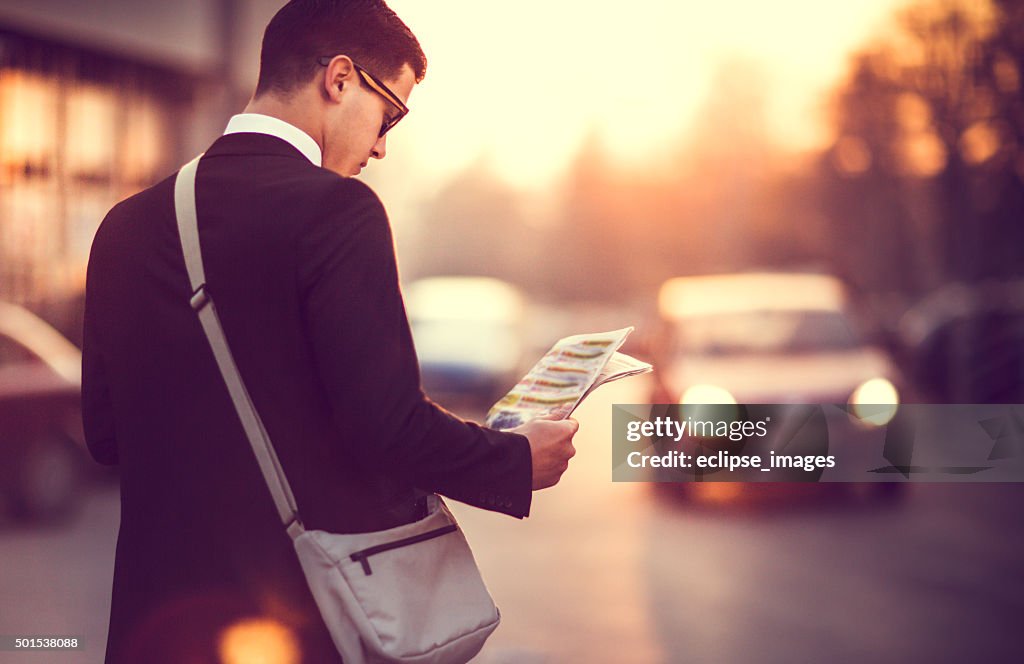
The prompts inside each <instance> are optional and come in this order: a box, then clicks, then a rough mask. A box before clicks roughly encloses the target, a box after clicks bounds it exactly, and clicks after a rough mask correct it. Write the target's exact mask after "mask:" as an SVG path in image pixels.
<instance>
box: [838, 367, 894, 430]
mask: <svg viewBox="0 0 1024 664" xmlns="http://www.w3.org/2000/svg"><path fill="white" fill-rule="evenodd" d="M899 404H900V395H899V392H897V391H896V386H895V385H893V384H892V383H891V382H889V381H888V380H887V379H885V378H872V379H871V380H866V381H864V382H863V383H861V384H860V385H859V386H858V387H857V389H855V390H854V391H853V394H851V395H850V409H851V410H852V411H853V414H854V415H856V416H857V417H858V418H859V419H860V420H861V421H862V422H865V423H866V424H871V425H874V426H883V425H885V424H888V423H889V421H890V420H891V419H892V418H893V417H894V416H895V415H896V409H897V408H899Z"/></svg>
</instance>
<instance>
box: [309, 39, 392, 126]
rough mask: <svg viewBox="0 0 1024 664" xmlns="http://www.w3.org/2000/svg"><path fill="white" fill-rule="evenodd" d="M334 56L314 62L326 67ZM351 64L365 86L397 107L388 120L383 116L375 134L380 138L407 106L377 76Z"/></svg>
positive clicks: (324, 57) (355, 64) (353, 63)
mask: <svg viewBox="0 0 1024 664" xmlns="http://www.w3.org/2000/svg"><path fill="white" fill-rule="evenodd" d="M336 57H337V56H335V55H325V56H322V57H319V58H317V60H316V62H317V64H318V65H320V66H321V67H326V66H327V65H329V64H331V60H333V59H334V58H336ZM352 66H353V67H355V68H356V71H357V72H359V76H360V78H362V79H363V81H364V82H365V83H366V85H367V86H369V88H370V89H371V90H373V91H374V92H376V93H377V94H379V95H380V96H381V97H384V99H386V100H387V101H388V102H389V103H390V104H391V105H392V106H394V107H395V108H397V109H398V114H397V115H395V117H393V118H391V119H390V120H388V119H387V117H386V116H385V118H384V122H382V123H381V126H380V133H379V134H377V138H380V137H382V136H383V135H384V134H386V133H388V132H389V131H391V128H392V127H394V126H395V125H396V124H398V121H399V120H401V119H402V118H404V117H405V116H406V115H408V114H409V107H408V106H406V105H405V104H403V103H402V100H401V99H399V98H398V95H396V94H395V93H394V92H392V91H391V88H389V87H388V86H386V85H384V83H383V82H382V81H381V80H380V79H379V78H377V77H376V76H374V75H373V74H371V73H370V72H368V71H366V70H365V69H363V68H362V67H360V66H359V65H358V64H357V63H356V62H354V61H353V62H352Z"/></svg>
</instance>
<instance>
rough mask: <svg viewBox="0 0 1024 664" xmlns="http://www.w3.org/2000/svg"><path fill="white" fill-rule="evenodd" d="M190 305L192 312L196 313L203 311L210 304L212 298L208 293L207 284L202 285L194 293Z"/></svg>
mask: <svg viewBox="0 0 1024 664" xmlns="http://www.w3.org/2000/svg"><path fill="white" fill-rule="evenodd" d="M188 303H189V304H190V305H192V310H193V311H195V312H197V313H198V312H199V311H202V309H203V307H205V306H206V305H207V304H209V303H210V296H209V294H207V292H206V284H200V285H199V288H197V289H196V290H195V292H194V293H192V297H191V298H190V299H189V301H188Z"/></svg>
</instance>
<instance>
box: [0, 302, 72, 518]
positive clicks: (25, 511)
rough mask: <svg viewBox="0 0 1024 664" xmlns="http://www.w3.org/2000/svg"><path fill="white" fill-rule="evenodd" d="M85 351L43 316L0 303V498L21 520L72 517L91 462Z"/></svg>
mask: <svg viewBox="0 0 1024 664" xmlns="http://www.w3.org/2000/svg"><path fill="white" fill-rule="evenodd" d="M81 363H82V354H81V352H80V351H79V349H78V348H77V347H75V345H74V344H72V343H71V342H70V341H68V340H67V339H66V338H65V337H64V336H62V335H61V334H60V333H59V332H57V331H56V330H55V329H53V328H52V327H51V326H50V325H49V324H47V323H46V322H45V321H43V320H42V319H40V318H39V317H37V316H36V315H35V314H33V313H31V312H29V311H28V310H26V309H24V308H22V307H19V306H17V305H14V304H10V303H6V302H0V453H2V454H3V461H4V463H3V464H0V495H2V497H3V498H5V499H6V502H7V504H8V506H9V507H10V511H11V513H12V514H13V516H15V517H16V518H17V519H19V520H25V521H52V520H56V519H59V518H61V517H65V516H68V515H69V514H70V513H71V511H72V510H73V509H74V507H75V506H76V503H77V501H76V495H77V490H78V488H79V483H80V480H81V478H82V471H83V462H84V461H85V460H86V451H85V442H84V435H83V432H82V415H81V383H82V380H81Z"/></svg>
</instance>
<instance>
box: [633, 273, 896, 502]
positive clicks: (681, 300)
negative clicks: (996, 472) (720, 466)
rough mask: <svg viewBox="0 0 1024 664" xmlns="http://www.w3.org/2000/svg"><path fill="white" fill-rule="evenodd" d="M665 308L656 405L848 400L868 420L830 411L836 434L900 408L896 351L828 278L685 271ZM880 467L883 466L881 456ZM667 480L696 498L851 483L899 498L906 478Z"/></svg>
mask: <svg viewBox="0 0 1024 664" xmlns="http://www.w3.org/2000/svg"><path fill="white" fill-rule="evenodd" d="M658 312H659V319H660V320H659V323H658V326H657V327H658V331H657V332H656V334H655V341H654V342H653V347H652V350H651V352H652V356H653V360H654V364H655V367H656V374H655V376H656V378H655V382H654V388H653V392H652V394H651V396H650V402H651V403H653V404H841V405H846V404H848V405H849V406H850V407H851V409H852V410H853V412H854V413H857V414H860V415H861V418H863V419H858V418H854V417H851V416H850V415H848V414H846V413H845V412H841V411H838V409H831V411H829V415H828V417H829V418H830V420H829V422H828V436H829V439H830V440H832V441H836V439H837V438H843V437H856V436H860V435H861V434H862V433H863V431H864V429H866V428H869V427H872V426H878V425H884V424H885V423H887V422H888V421H889V420H890V419H891V418H892V417H893V416H894V415H895V412H896V409H897V408H898V407H899V403H900V399H901V396H900V395H901V392H903V391H904V390H905V382H904V381H903V380H902V378H901V377H900V375H899V372H898V371H897V369H896V366H895V363H894V362H893V361H892V359H891V358H890V357H889V355H888V354H887V353H885V352H884V351H882V350H881V349H880V348H877V347H874V346H872V345H870V344H868V343H866V342H865V341H864V338H863V336H862V334H861V333H860V331H859V329H858V325H857V322H856V320H855V319H854V317H853V316H852V315H851V312H850V309H849V307H848V303H847V296H846V293H845V289H844V288H843V285H842V283H841V282H840V281H839V280H838V279H836V278H835V277H833V276H831V275H824V274H807V273H770V272H758V273H742V274H724V275H709V276H694V277H679V278H675V279H670V280H668V281H666V282H665V283H664V284H663V285H662V287H661V290H660V293H659V296H658ZM875 404H883V405H887V406H886V408H884V409H881V410H880V409H878V408H877V407H875V408H874V409H873V410H871V412H868V410H867V407H868V406H873V405H875ZM889 406H891V408H889ZM855 419H856V420H857V421H856V422H855V421H854V420H855ZM821 442H822V443H824V441H821ZM840 442H841V441H840ZM879 465H884V463H883V462H882V460H881V458H879ZM666 486H670V487H671V490H673V491H675V492H677V493H679V492H684V493H686V494H687V495H689V496H691V497H693V498H700V499H706V500H716V501H719V500H734V499H737V498H742V497H751V496H757V497H761V498H775V497H780V496H785V495H788V494H794V493H795V494H798V495H802V496H807V497H821V496H823V495H825V494H826V493H829V492H835V491H837V490H838V491H845V490H851V489H852V490H853V491H855V492H857V493H866V494H870V495H885V496H892V495H894V494H895V493H896V492H899V491H900V488H899V487H900V486H901V485H897V484H884V483H865V484H863V485H853V486H851V485H839V484H835V485H833V484H830V483H822V484H816V485H813V486H807V485H803V486H801V485H793V484H790V485H787V484H756V483H751V484H739V483H723V482H694V483H680V484H674V485H666Z"/></svg>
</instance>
